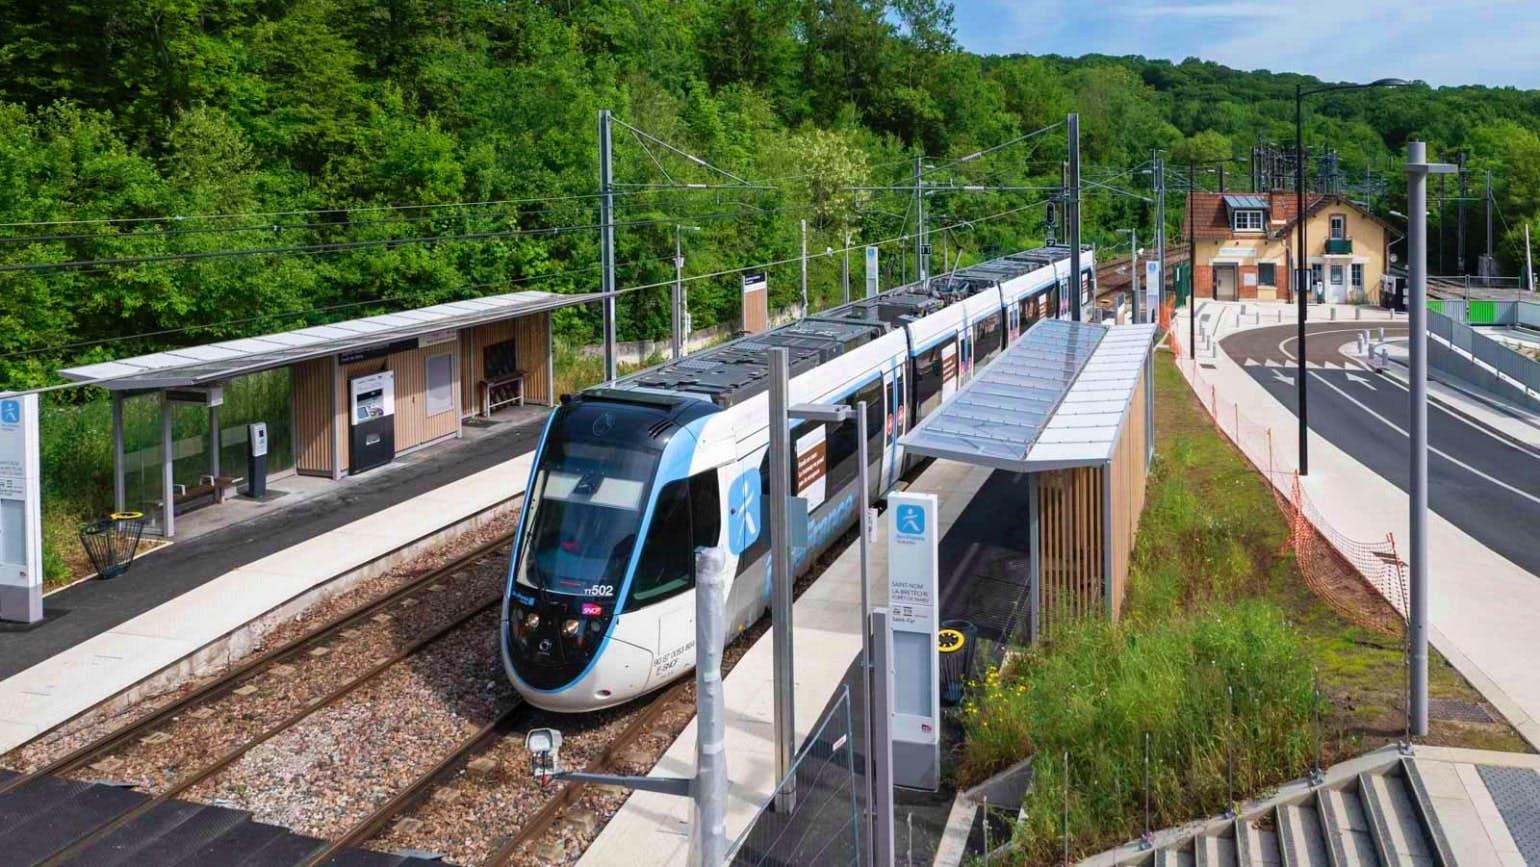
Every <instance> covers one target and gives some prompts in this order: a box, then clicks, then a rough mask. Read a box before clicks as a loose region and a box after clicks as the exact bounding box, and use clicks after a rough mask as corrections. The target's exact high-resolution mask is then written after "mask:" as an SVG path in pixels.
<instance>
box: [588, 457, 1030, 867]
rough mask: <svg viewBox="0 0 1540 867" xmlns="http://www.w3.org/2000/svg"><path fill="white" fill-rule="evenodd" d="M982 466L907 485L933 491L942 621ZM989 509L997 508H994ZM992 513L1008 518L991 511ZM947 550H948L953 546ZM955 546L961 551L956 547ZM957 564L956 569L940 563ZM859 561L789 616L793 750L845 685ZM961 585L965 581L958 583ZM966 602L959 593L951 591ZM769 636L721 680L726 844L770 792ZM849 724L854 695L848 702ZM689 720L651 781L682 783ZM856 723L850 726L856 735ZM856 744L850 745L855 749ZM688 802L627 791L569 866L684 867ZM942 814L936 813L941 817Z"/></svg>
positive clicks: (880, 555) (831, 570)
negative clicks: (954, 537) (959, 530)
mask: <svg viewBox="0 0 1540 867" xmlns="http://www.w3.org/2000/svg"><path fill="white" fill-rule="evenodd" d="M992 475H994V476H996V477H1000V476H1004V475H1005V474H997V473H993V472H992V471H991V470H989V469H983V468H979V467H974V466H970V465H967V464H961V463H955V462H951V461H936V462H934V463H932V464H931V465H930V466H929V467H927V468H926V469H925V470H924V471H923V472H922V473H921V474H920V475H919V477H918V478H916V479H915V480H914V482H913V483H912V484H910V485H909V487H908V490H909V491H910V492H914V493H933V494H936V495H937V498H938V500H939V513H940V532H941V534H942V543H941V544H942V547H943V551H942V554H941V563H942V576H941V582H940V584H941V586H940V588H939V589H940V592H941V597H942V606H941V608H942V616H943V617H948V616H952V615H950V614H949V613H948V611H949V610H950V608H951V605H954V604H957V603H956V602H954V601H952V600H954V599H956V598H959V597H958V594H957V593H956V592H954V589H953V588H954V585H956V584H957V581H956V579H957V578H958V576H959V575H961V573H960V572H958V569H964V570H966V569H970V568H972V567H971V566H970V565H968V564H966V563H961V561H959V560H958V559H957V558H956V557H955V556H953V555H951V554H949V553H948V551H947V550H946V549H947V546H948V542H947V539H948V537H949V536H950V535H951V530H952V529H953V527H954V526H957V525H959V524H960V523H961V524H966V523H968V522H970V521H974V520H977V518H976V513H977V511H978V510H969V509H968V506H969V505H970V503H971V502H973V501H974V498H975V497H976V496H977V495H978V494H979V492H980V490H981V489H983V488H984V487H985V486H986V484H989V483H991V481H992V480H991V476H992ZM997 511H998V510H997ZM999 513H1000V514H1008V513H1006V512H999ZM954 544H955V543H954ZM967 547H968V545H967V544H966V543H965V544H963V545H962V548H964V549H966V548H967ZM949 564H958V565H949ZM868 565H869V573H870V578H871V587H870V590H869V592H870V598H871V602H872V605H874V606H881V605H885V604H887V598H888V582H887V575H888V563H887V524H886V522H885V521H881V520H879V521H878V522H877V527H876V532H875V533H874V534H873V538H872V545H871V551H870V557H869V560H868ZM860 581H861V554H860V550H859V547H858V546H855V545H852V546H850V547H849V548H847V549H846V550H845V552H844V553H842V554H841V555H840V556H839V557H838V558H837V559H836V560H835V561H834V562H833V563H832V564H830V565H829V566H828V567H827V568H826V569H825V570H824V572H823V574H822V575H821V576H820V577H819V578H818V580H817V581H815V582H814V583H813V585H812V586H810V587H808V588H807V589H806V590H805V591H804V592H803V593H802V595H801V596H800V597H799V598H798V599H797V601H796V604H795V605H794V607H793V610H792V617H793V629H792V633H793V640H794V643H795V645H794V646H795V656H796V663H795V666H794V668H795V670H796V674H797V678H796V711H795V719H796V729H797V741H798V744H799V749H800V745H801V744H802V743H803V742H805V741H806V739H807V737H808V734H809V732H810V731H812V730H813V729H814V728H815V727H816V726H817V725H818V724H819V723H820V721H821V718H822V714H823V712H824V711H825V709H826V708H827V706H828V703H829V701H830V699H831V697H832V696H833V695H834V694H835V692H836V690H838V689H839V687H840V685H841V684H842V683H849V682H851V680H852V677H851V675H852V670H853V663H854V661H855V660H856V658H857V656H858V655H859V654H860V651H861V628H862V624H861V584H860ZM962 583H964V584H966V583H968V582H966V581H963V582H962ZM960 596H961V597H966V596H967V594H966V593H962V594H960ZM772 646H773V639H772V638H771V633H768V632H767V633H765V635H764V636H763V637H761V638H760V639H759V640H758V641H757V642H755V644H754V646H753V647H752V648H750V649H749V651H748V652H747V653H746V654H744V656H743V657H742V658H741V659H740V660H739V661H738V664H737V665H736V666H734V667H733V669H732V671H731V672H730V673H729V674H728V675H727V677H726V678H725V679H724V681H723V693H724V697H725V703H726V708H725V719H726V740H725V743H724V752H725V754H726V755H727V772H728V778H729V781H730V782H729V789H728V796H727V817H726V825H727V837H728V839H729V840H738V839H739V838H740V837H741V836H742V835H743V834H744V833H745V831H747V830H748V829H749V828H750V827H751V826H752V825H753V823H754V822H755V820H756V819H757V818H758V817H759V815H760V811H761V810H762V809H763V808H764V806H765V805H766V804H768V803H769V802H770V799H771V796H772V795H773V794H774V791H775V787H776V783H777V780H776V775H775V750H774V741H773V734H774V722H773V720H774V696H775V691H774V685H773V677H772V671H773V653H772ZM853 701H854V705H853V706H854V707H855V709H856V711H857V715H858V718H859V712H860V706H859V702H860V700H859V698H858V697H854V696H853ZM695 726H696V723H695V721H693V720H692V721H691V722H690V724H689V726H687V727H686V728H685V730H684V731H683V732H681V733H680V735H679V737H678V738H676V739H675V740H674V742H673V744H671V745H670V746H669V748H668V750H667V752H665V753H664V755H663V757H662V758H661V759H659V760H658V763H657V764H656V766H654V767H653V769H652V772H651V774H652V775H653V776H690V775H693V774H694V772H695V736H696V728H695ZM859 728H860V724H859V723H857V729H858V730H859ZM861 746H862V745H858V753H859V748H860V747H861ZM690 809H691V802H690V801H689V800H688V799H686V798H676V797H669V796H666V795H659V794H654V793H647V792H635V793H633V794H632V795H631V797H630V798H628V799H627V800H626V802H625V804H624V805H623V806H622V807H621V809H620V810H619V811H618V812H617V813H616V814H615V816H614V817H613V818H612V819H611V820H610V822H609V824H608V825H606V826H605V828H604V830H603V831H602V832H600V834H599V836H598V837H597V838H595V840H594V841H593V843H592V844H591V845H590V846H589V847H588V850H587V852H585V853H584V855H583V858H582V860H581V861H580V862H579V863H581V864H586V865H623V867H650V865H674V864H683V863H685V862H686V860H687V858H688V853H689V845H690V841H689V835H690ZM943 812H944V810H943Z"/></svg>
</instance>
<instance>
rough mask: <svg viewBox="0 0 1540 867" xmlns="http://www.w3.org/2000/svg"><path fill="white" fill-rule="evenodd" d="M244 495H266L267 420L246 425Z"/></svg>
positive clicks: (258, 496) (252, 496)
mask: <svg viewBox="0 0 1540 867" xmlns="http://www.w3.org/2000/svg"><path fill="white" fill-rule="evenodd" d="M246 496H248V497H251V498H252V499H254V500H260V499H262V498H263V497H265V496H267V422H265V421H258V422H252V423H251V424H249V425H246Z"/></svg>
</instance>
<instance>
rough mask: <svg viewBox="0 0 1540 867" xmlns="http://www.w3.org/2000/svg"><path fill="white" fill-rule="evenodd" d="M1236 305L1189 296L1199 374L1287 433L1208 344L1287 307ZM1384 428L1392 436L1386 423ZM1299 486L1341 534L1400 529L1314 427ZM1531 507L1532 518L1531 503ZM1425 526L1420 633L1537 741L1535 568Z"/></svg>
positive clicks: (1268, 321) (1456, 398)
mask: <svg viewBox="0 0 1540 867" xmlns="http://www.w3.org/2000/svg"><path fill="white" fill-rule="evenodd" d="M1241 306H1242V305H1239V304H1235V303H1224V302H1212V301H1207V302H1205V301H1200V302H1199V309H1198V324H1199V327H1200V329H1202V332H1201V333H1200V337H1199V349H1198V361H1199V373H1201V375H1202V376H1203V377H1204V378H1205V379H1206V380H1207V381H1208V382H1209V383H1211V384H1213V386H1214V387H1215V388H1216V389H1217V391H1218V393H1219V395H1220V397H1221V398H1223V399H1226V400H1229V401H1231V402H1233V403H1235V404H1237V405H1239V407H1240V411H1241V413H1242V414H1243V415H1244V416H1246V417H1248V418H1250V419H1251V421H1253V422H1255V423H1257V424H1260V425H1263V426H1267V427H1271V428H1272V429H1273V430H1274V431H1285V432H1292V431H1294V430H1295V429H1296V427H1297V422H1296V420H1295V417H1294V415H1293V413H1292V412H1291V411H1290V409H1289V408H1288V407H1286V406H1285V405H1284V404H1283V403H1280V402H1279V401H1278V400H1277V399H1275V398H1274V397H1273V395H1271V394H1269V392H1268V390H1267V389H1266V388H1265V387H1264V386H1263V385H1262V384H1261V383H1259V382H1258V381H1257V379H1256V378H1254V377H1253V376H1251V375H1249V374H1248V373H1247V371H1246V369H1245V368H1244V367H1243V366H1242V362H1237V361H1236V360H1234V359H1232V358H1230V357H1229V356H1228V355H1227V354H1226V353H1225V352H1224V351H1223V350H1222V349H1220V348H1219V344H1218V341H1219V340H1221V339H1223V338H1224V337H1225V336H1226V335H1228V334H1231V333H1235V332H1237V331H1240V330H1245V329H1250V328H1256V327H1265V326H1270V325H1276V324H1277V321H1278V320H1277V316H1278V315H1280V314H1282V315H1284V317H1285V318H1284V321H1287V315H1288V314H1287V311H1288V310H1290V309H1292V308H1286V307H1285V305H1281V304H1267V303H1261V304H1259V303H1257V302H1248V304H1247V305H1245V306H1246V307H1247V313H1248V315H1246V316H1241V315H1240V308H1241ZM1325 310H1326V308H1323V307H1312V308H1311V317H1312V318H1311V321H1312V322H1321V321H1322V320H1327V321H1328V322H1329V321H1330V320H1328V319H1327V315H1326V313H1325ZM1369 313H1372V314H1373V319H1371V318H1370V315H1369ZM1384 313H1385V311H1381V310H1373V311H1369V312H1366V314H1365V318H1364V321H1363V323H1362V324H1363V325H1364V326H1365V327H1373V326H1377V325H1378V324H1380V323H1381V322H1383V321H1384V319H1385V316H1384ZM1353 315H1354V314H1353V312H1352V311H1351V308H1348V309H1347V310H1346V311H1343V310H1341V309H1339V311H1338V313H1337V323H1336V324H1337V326H1341V325H1342V324H1343V321H1344V320H1352V317H1353ZM1258 319H1259V320H1260V321H1258ZM1396 321H1398V322H1404V321H1405V317H1404V315H1398V316H1397V317H1396ZM1188 327H1189V323H1188V321H1187V319H1186V317H1185V315H1178V317H1177V319H1176V321H1175V322H1174V324H1173V328H1174V329H1177V330H1178V334H1179V335H1181V337H1182V339H1183V341H1184V343H1185V341H1186V336H1187V334H1188ZM1313 327H1314V326H1313ZM1327 327H1329V326H1327ZM1339 337H1341V335H1334V338H1333V339H1332V341H1331V345H1332V347H1333V348H1334V349H1335V348H1336V347H1339V346H1340V345H1341V343H1342V342H1344V340H1342V339H1336V338H1339ZM1345 339H1350V337H1349V338H1345ZM1313 356H1314V350H1313V349H1312V353H1311V357H1312V358H1313ZM1284 372H1285V373H1288V371H1284ZM1314 384H1315V383H1314V382H1312V385H1314ZM1436 397H1437V398H1438V399H1439V400H1440V401H1441V402H1444V403H1445V404H1446V405H1447V406H1449V407H1450V408H1451V409H1454V410H1457V411H1459V412H1462V413H1465V414H1467V415H1469V416H1471V417H1472V418H1474V419H1478V420H1481V421H1498V419H1497V418H1496V416H1498V415H1499V414H1498V413H1496V411H1495V410H1494V409H1492V408H1491V407H1489V406H1487V405H1485V404H1482V403H1480V402H1478V401H1475V400H1471V399H1469V398H1468V397H1466V396H1464V395H1462V394H1461V393H1460V392H1457V391H1454V390H1452V389H1441V390H1440V391H1439V392H1437V393H1436ZM1510 421H1511V420H1510ZM1386 433H1387V435H1397V434H1394V432H1392V431H1389V430H1388V429H1387V432H1386ZM1274 443H1275V445H1276V446H1277V447H1278V448H1279V449H1280V450H1281V451H1283V452H1284V453H1285V454H1286V455H1287V456H1288V457H1289V458H1290V459H1291V460H1292V459H1294V455H1293V452H1292V449H1293V437H1292V436H1288V435H1284V436H1276V437H1275V438H1274ZM1296 463H1297V461H1296ZM1301 485H1302V487H1303V488H1304V491H1305V493H1306V495H1307V496H1308V497H1309V498H1310V499H1311V501H1312V502H1314V504H1315V505H1316V508H1317V509H1318V510H1319V511H1320V512H1321V514H1322V516H1323V517H1324V518H1325V520H1326V521H1328V522H1329V523H1331V524H1332V526H1334V527H1335V528H1337V529H1338V530H1339V531H1340V532H1342V533H1343V534H1345V535H1346V536H1348V537H1350V538H1356V539H1365V540H1374V539H1382V538H1384V536H1385V533H1386V532H1387V531H1388V532H1392V533H1394V534H1395V536H1396V538H1397V539H1398V540H1404V539H1406V538H1407V535H1408V530H1407V526H1408V507H1407V497H1406V494H1405V493H1404V492H1403V491H1402V490H1401V489H1400V488H1399V487H1397V486H1396V485H1395V484H1394V483H1393V482H1391V481H1389V480H1387V479H1386V478H1384V477H1382V476H1380V475H1379V474H1378V473H1376V472H1374V471H1373V470H1371V469H1369V468H1368V467H1366V466H1365V465H1364V464H1362V463H1360V462H1358V461H1357V460H1355V459H1354V458H1353V457H1351V456H1350V455H1349V454H1347V453H1346V452H1345V451H1344V450H1343V449H1341V448H1338V447H1337V446H1336V445H1335V444H1333V443H1332V442H1330V441H1328V440H1326V439H1325V438H1323V437H1321V436H1318V435H1317V436H1313V437H1312V438H1311V441H1310V474H1309V475H1308V476H1306V477H1304V478H1303V479H1301ZM1533 514H1534V516H1535V518H1536V519H1540V508H1537V509H1535V510H1534V512H1533ZM1534 523H1535V522H1531V525H1532V526H1533V525H1534ZM1428 534H1429V535H1428V553H1429V565H1430V569H1429V578H1430V581H1429V583H1430V598H1429V612H1430V618H1431V630H1430V636H1431V639H1432V641H1433V644H1434V646H1435V647H1437V648H1438V650H1439V652H1440V653H1442V654H1443V655H1444V657H1445V658H1446V659H1448V660H1449V662H1450V663H1451V664H1453V665H1454V666H1455V668H1457V669H1458V670H1459V671H1460V673H1461V674H1463V675H1464V676H1465V677H1466V678H1467V679H1468V680H1470V682H1471V683H1472V685H1474V686H1475V687H1476V688H1477V689H1478V690H1480V691H1481V693H1482V694H1483V695H1484V696H1485V697H1486V698H1487V700H1488V701H1490V702H1492V704H1493V705H1494V706H1495V707H1497V709H1498V710H1499V711H1501V712H1502V713H1503V715H1504V716H1506V717H1507V718H1508V721H1509V722H1510V723H1512V724H1513V725H1514V727H1515V728H1517V729H1518V731H1519V732H1520V734H1522V735H1523V736H1524V738H1525V739H1526V740H1528V741H1529V742H1530V743H1531V744H1533V745H1535V746H1537V747H1540V673H1537V669H1536V666H1535V662H1534V660H1536V659H1540V629H1537V628H1536V627H1537V623H1540V620H1537V618H1540V576H1537V575H1535V574H1532V573H1530V572H1528V571H1526V570H1525V569H1523V568H1521V567H1520V566H1518V565H1516V564H1515V563H1513V562H1512V561H1511V560H1508V559H1506V558H1504V557H1502V556H1500V555H1499V554H1497V553H1495V552H1494V551H1492V550H1491V549H1490V548H1488V547H1486V546H1485V545H1482V544H1481V543H1480V542H1478V541H1476V540H1475V539H1473V538H1472V537H1471V536H1470V535H1468V534H1466V533H1465V532H1463V531H1461V530H1460V529H1459V528H1458V527H1456V526H1454V525H1453V524H1452V523H1450V522H1449V521H1447V520H1445V519H1444V518H1443V517H1441V516H1440V515H1438V514H1437V513H1436V512H1435V513H1432V514H1430V515H1429V517H1428ZM1530 544H1540V543H1537V542H1530Z"/></svg>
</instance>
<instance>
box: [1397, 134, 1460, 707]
mask: <svg viewBox="0 0 1540 867" xmlns="http://www.w3.org/2000/svg"><path fill="white" fill-rule="evenodd" d="M1453 170H1454V166H1449V165H1439V164H1433V165H1429V164H1428V161H1427V145H1426V144H1425V143H1424V142H1420V141H1409V142H1407V143H1406V204H1407V214H1408V216H1409V219H1408V220H1407V227H1406V253H1407V260H1408V261H1407V263H1406V264H1407V295H1408V297H1407V301H1406V309H1407V312H1408V317H1407V318H1408V320H1409V323H1408V324H1409V325H1410V331H1411V333H1410V335H1409V338H1408V345H1407V349H1408V351H1409V355H1410V358H1409V359H1408V360H1409V361H1410V367H1411V369H1410V371H1409V373H1410V377H1411V402H1412V405H1411V425H1410V427H1411V437H1410V438H1411V468H1410V469H1411V491H1410V494H1411V495H1410V497H1409V506H1410V510H1411V514H1410V515H1409V518H1410V522H1409V523H1410V528H1411V533H1410V534H1409V535H1410V539H1409V542H1410V545H1409V546H1408V548H1407V569H1408V572H1409V573H1410V575H1409V581H1408V585H1409V590H1410V596H1411V598H1410V604H1409V606H1408V609H1409V610H1408V612H1407V654H1408V656H1409V657H1410V659H1409V660H1408V665H1409V667H1410V668H1411V699H1410V704H1411V706H1410V707H1409V708H1408V711H1407V712H1408V714H1409V715H1410V717H1411V720H1410V722H1411V726H1410V728H1411V730H1412V734H1415V735H1423V736H1425V735H1427V733H1428V313H1427V306H1428V304H1427V301H1428V174H1429V173H1434V172H1449V171H1453Z"/></svg>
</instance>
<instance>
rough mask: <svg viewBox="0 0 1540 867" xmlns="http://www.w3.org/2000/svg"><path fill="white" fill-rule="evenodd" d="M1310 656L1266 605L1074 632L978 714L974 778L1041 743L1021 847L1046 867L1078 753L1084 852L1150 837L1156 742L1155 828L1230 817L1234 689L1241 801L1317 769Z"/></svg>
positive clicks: (1073, 783)
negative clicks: (1147, 809) (1145, 810)
mask: <svg viewBox="0 0 1540 867" xmlns="http://www.w3.org/2000/svg"><path fill="white" fill-rule="evenodd" d="M1302 650H1303V647H1302V645H1301V642H1300V640H1299V637H1298V635H1297V633H1296V632H1295V631H1294V630H1293V628H1292V627H1290V626H1289V624H1288V622H1287V621H1286V620H1285V619H1284V617H1283V613H1282V612H1281V611H1279V610H1278V608H1277V607H1276V606H1273V605H1271V604H1269V603H1265V602H1256V601H1243V602H1240V603H1237V604H1235V605H1233V606H1229V607H1222V608H1219V609H1218V610H1216V611H1214V612H1213V613H1207V614H1201V615H1199V614H1195V615H1191V616H1183V617H1178V618H1173V619H1169V620H1165V621H1163V622H1161V623H1159V624H1147V625H1125V626H1113V625H1110V624H1107V623H1105V622H1103V621H1090V622H1083V623H1080V624H1076V625H1073V626H1070V627H1068V628H1066V629H1064V630H1062V631H1061V632H1059V633H1057V634H1056V635H1055V637H1054V640H1053V643H1052V645H1051V646H1050V648H1049V649H1048V650H1046V651H1036V652H1032V653H1029V654H1028V655H1027V656H1026V657H1025V658H1024V659H1023V660H1022V661H1020V662H1019V663H1018V664H1017V667H1016V668H1015V670H1014V671H1013V672H1012V673H1011V674H1010V675H1009V676H1007V677H1005V678H998V677H991V678H989V679H988V680H987V682H986V683H985V684H984V685H983V687H982V689H981V690H980V691H979V695H978V696H977V698H976V699H974V700H973V701H974V703H972V704H970V705H969V706H967V707H966V708H965V711H964V719H965V725H966V726H967V729H968V741H967V744H966V751H967V752H966V756H965V768H966V769H976V773H978V774H979V775H982V773H983V772H984V771H985V769H989V770H993V769H997V768H998V767H1001V766H1003V765H1005V764H1008V763H1009V762H1011V761H1014V760H1016V759H1017V758H1019V757H1020V756H1021V755H1022V754H1023V752H1024V750H1023V746H1026V745H1030V748H1031V752H1032V755H1033V756H1034V757H1035V758H1034V760H1033V774H1032V791H1031V792H1030V793H1029V794H1028V796H1027V802H1026V805H1025V806H1026V818H1025V819H1024V820H1023V822H1022V823H1021V825H1020V826H1019V827H1018V829H1017V842H1018V844H1019V845H1020V847H1021V850H1022V851H1023V852H1025V853H1026V855H1027V858H1028V860H1029V861H1031V862H1033V863H1046V862H1047V861H1048V860H1049V859H1050V858H1051V857H1052V856H1053V853H1055V852H1058V851H1060V847H1061V846H1062V841H1063V839H1064V838H1063V834H1062V831H1061V827H1062V825H1061V823H1062V821H1063V814H1062V811H1063V803H1064V801H1063V797H1064V796H1063V791H1064V790H1063V785H1064V783H1063V781H1064V767H1063V756H1064V754H1065V753H1066V752H1068V753H1069V763H1070V764H1069V779H1070V786H1069V789H1070V810H1069V819H1070V834H1071V837H1072V839H1073V840H1074V841H1075V843H1076V848H1077V849H1079V850H1080V851H1082V852H1085V851H1094V850H1095V849H1094V848H1093V847H1099V846H1100V845H1102V844H1106V843H1109V842H1114V841H1116V840H1118V839H1124V838H1127V837H1132V836H1136V835H1137V831H1136V827H1137V826H1136V816H1139V811H1140V810H1141V809H1142V805H1143V782H1144V781H1143V767H1144V733H1145V732H1149V733H1150V746H1151V762H1150V782H1151V792H1152V793H1153V798H1152V800H1153V803H1154V807H1155V812H1154V815H1153V816H1152V819H1153V821H1154V822H1155V826H1156V827H1164V826H1166V825H1171V824H1178V823H1181V822H1185V821H1188V820H1190V819H1192V818H1193V817H1194V816H1201V815H1208V814H1213V813H1217V812H1219V811H1221V810H1223V809H1224V807H1225V792H1226V788H1225V779H1226V778H1225V770H1226V759H1227V752H1226V742H1225V737H1226V720H1227V719H1228V716H1227V701H1228V697H1227V695H1226V688H1227V687H1228V688H1229V689H1231V690H1233V695H1234V709H1235V745H1236V749H1235V780H1236V785H1237V788H1238V790H1239V791H1240V792H1254V791H1257V790H1258V789H1259V788H1260V787H1262V786H1266V785H1271V784H1275V783H1277V782H1280V781H1282V780H1285V779H1288V778H1289V777H1291V776H1294V775H1295V773H1296V772H1299V771H1303V770H1304V769H1306V768H1307V767H1308V763H1309V754H1310V753H1309V751H1310V745H1311V741H1310V720H1311V710H1312V708H1313V706H1314V701H1315V698H1314V692H1313V681H1312V676H1311V669H1310V663H1309V660H1308V657H1306V656H1305V655H1304V654H1303V653H1302Z"/></svg>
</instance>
